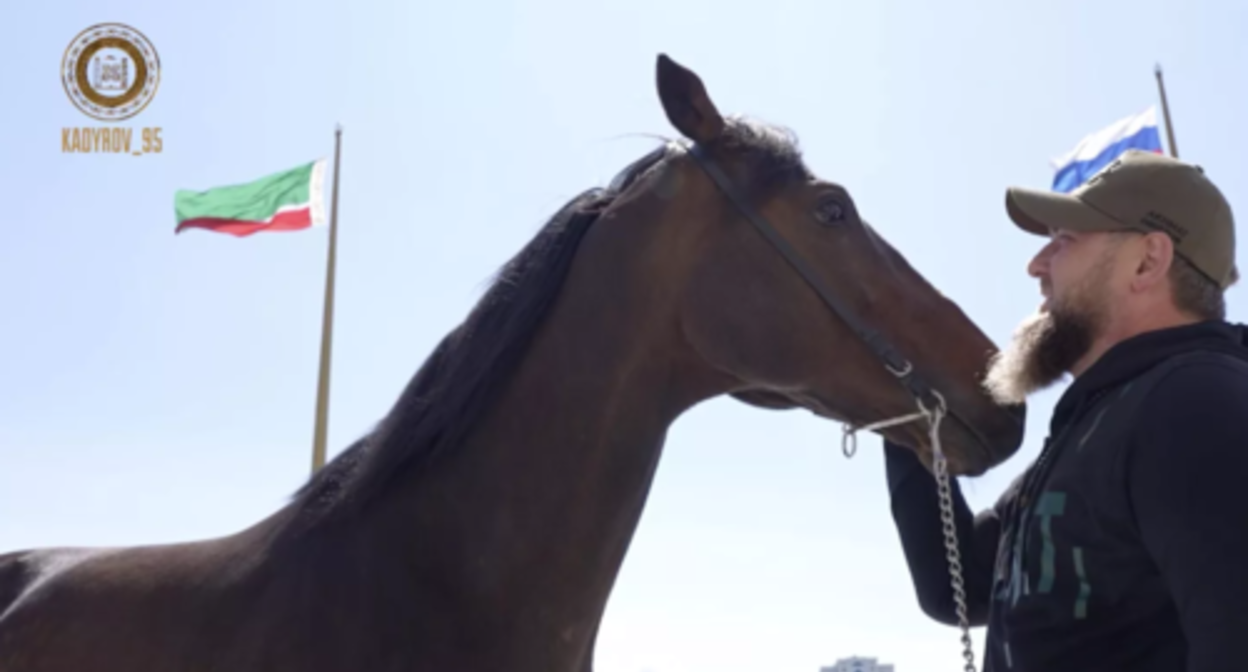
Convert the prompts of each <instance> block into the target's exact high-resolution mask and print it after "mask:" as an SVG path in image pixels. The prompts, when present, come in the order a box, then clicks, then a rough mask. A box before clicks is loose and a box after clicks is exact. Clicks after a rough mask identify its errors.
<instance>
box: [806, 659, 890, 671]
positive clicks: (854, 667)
mask: <svg viewBox="0 0 1248 672" xmlns="http://www.w3.org/2000/svg"><path fill="white" fill-rule="evenodd" d="M819 672H895V671H894V670H893V666H892V664H888V665H885V664H884V663H881V662H879V661H878V660H877V659H875V658H859V657H857V656H854V657H853V658H842V659H840V660H838V661H836V664H835V665H832V666H831V667H826V666H825V667H821V668H819Z"/></svg>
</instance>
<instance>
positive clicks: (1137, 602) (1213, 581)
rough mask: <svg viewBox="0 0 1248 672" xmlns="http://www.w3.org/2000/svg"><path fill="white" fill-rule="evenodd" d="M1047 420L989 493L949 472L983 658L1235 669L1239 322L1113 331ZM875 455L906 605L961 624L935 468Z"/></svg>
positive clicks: (1211, 671)
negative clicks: (1116, 338)
mask: <svg viewBox="0 0 1248 672" xmlns="http://www.w3.org/2000/svg"><path fill="white" fill-rule="evenodd" d="M1049 432H1050V433H1049V436H1048V438H1046V439H1045V442H1044V448H1043V450H1042V451H1041V453H1040V457H1038V458H1037V460H1036V462H1035V463H1033V464H1032V465H1031V466H1030V467H1028V469H1027V470H1026V471H1025V472H1024V473H1023V474H1022V475H1021V476H1020V477H1019V478H1018V479H1017V480H1015V482H1014V483H1013V484H1011V486H1010V487H1009V488H1008V489H1007V491H1006V493H1005V494H1004V495H1003V496H1002V497H1001V499H1000V500H998V502H997V504H996V505H995V506H993V507H992V508H991V509H989V510H987V511H983V512H981V513H980V514H978V515H972V513H971V512H970V510H969V509H968V507H967V505H966V502H965V500H964V499H963V498H962V495H961V492H960V491H959V490H958V489H957V487H956V484H955V487H954V497H955V502H956V507H957V518H956V520H957V526H958V532H959V537H960V544H959V546H960V551H961V556H962V563H963V567H964V570H963V571H964V576H965V580H966V590H967V593H968V595H967V599H968V603H969V615H970V619H971V622H972V625H987V626H988V631H987V639H986V642H985V661H984V672H1007V671H1009V672H1040V671H1044V672H1048V671H1050V670H1061V671H1062V672H1084V671H1087V672H1091V671H1093V670H1095V671H1097V672H1108V671H1115V670H1131V671H1132V672H1162V671H1163V670H1164V671H1165V672H1180V671H1182V672H1215V671H1217V672H1222V671H1224V670H1248V331H1245V329H1244V327H1242V326H1240V325H1230V324H1227V323H1225V322H1203V323H1200V324H1196V325H1191V326H1183V327H1176V328H1171V329H1165V330H1161V331H1155V332H1150V333H1147V334H1143V335H1140V336H1137V337H1135V338H1132V339H1129V340H1127V341H1124V342H1122V343H1119V344H1118V345H1116V346H1115V347H1113V348H1112V349H1110V350H1109V351H1108V352H1107V353H1105V355H1104V356H1102V357H1101V358H1100V359H1099V360H1097V362H1096V363H1095V364H1094V365H1093V366H1092V367H1090V368H1089V370H1088V371H1086V372H1085V373H1084V375H1082V376H1080V377H1079V378H1077V379H1076V380H1075V381H1074V382H1073V383H1072V384H1071V385H1070V386H1069V387H1068V388H1067V389H1066V391H1065V393H1064V394H1063V395H1062V397H1061V398H1060V400H1059V401H1058V404H1057V406H1056V408H1055V410H1054V414H1053V418H1052V421H1051V423H1050V427H1049ZM885 455H886V458H885V460H886V467H887V474H888V483H889V489H890V497H891V502H892V512H893V518H894V521H895V522H896V524H897V529H898V532H899V534H900V537H901V543H902V548H903V550H904V552H905V557H906V562H907V563H908V565H909V567H910V572H911V575H912V578H913V581H914V586H915V590H916V592H917V594H918V598H919V603H920V605H921V606H922V608H923V610H924V611H925V612H926V613H927V614H928V615H929V616H931V617H933V618H935V619H937V620H939V621H941V622H944V623H949V624H956V623H957V617H956V615H955V611H954V601H953V594H952V591H951V589H950V586H949V573H948V571H949V570H948V565H947V562H946V560H945V548H944V538H943V535H942V532H941V524H940V518H939V509H938V507H937V496H936V483H935V480H934V479H933V478H932V476H931V475H930V474H929V473H928V472H927V471H926V470H925V469H924V468H923V466H922V465H921V464H920V463H919V462H918V461H917V460H916V459H915V457H914V456H913V454H912V453H911V452H910V451H908V450H906V449H904V448H901V447H898V446H895V445H892V444H889V443H887V442H886V443H885ZM950 653H951V657H952V655H953V653H954V652H953V651H951V652H950Z"/></svg>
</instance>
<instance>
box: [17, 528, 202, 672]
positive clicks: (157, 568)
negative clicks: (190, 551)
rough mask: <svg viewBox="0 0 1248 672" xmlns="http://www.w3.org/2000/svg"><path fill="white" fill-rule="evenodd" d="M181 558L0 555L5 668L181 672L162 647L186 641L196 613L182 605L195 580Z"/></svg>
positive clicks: (151, 553) (47, 552)
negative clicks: (171, 671) (169, 671)
mask: <svg viewBox="0 0 1248 672" xmlns="http://www.w3.org/2000/svg"><path fill="white" fill-rule="evenodd" d="M176 555H177V554H176V553H168V552H167V551H165V550H163V549H155V548H151V549H139V548H134V549H79V548H48V549H38V550H29V551H21V552H17V553H9V554H6V555H2V556H0V670H3V671H4V672H22V671H24V670H27V669H30V670H56V671H58V672H59V671H60V670H66V672H68V671H69V670H81V671H84V672H86V671H88V670H114V669H130V670H135V671H138V670H149V669H152V670H155V669H159V668H164V669H175V668H174V667H173V666H169V665H165V664H164V663H165V662H167V661H168V660H169V658H167V657H165V656H164V655H162V654H163V653H165V652H164V651H162V650H161V649H163V648H164V647H165V646H168V643H169V642H170V640H176V639H177V638H179V637H182V636H185V635H184V633H181V632H179V630H180V629H183V628H181V627H180V626H183V625H185V624H184V623H183V621H185V620H186V619H187V618H188V617H193V615H194V614H195V613H196V610H195V609H194V606H196V605H194V604H193V603H190V602H189V601H187V600H184V599H180V598H181V597H182V595H180V594H179V593H185V592H186V591H187V590H188V588H189V586H191V585H193V584H194V583H195V582H194V581H193V580H188V579H191V577H190V576H188V575H187V573H186V571H185V567H179V566H178V565H179V564H180V563H178V562H177V558H176ZM170 561H172V562H170ZM147 638H151V639H152V642H149V643H147V644H143V640H144V639H147ZM153 663H154V664H153ZM118 666H119V667H118ZM176 669H180V668H176Z"/></svg>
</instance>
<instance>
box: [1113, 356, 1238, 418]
mask: <svg viewBox="0 0 1248 672" xmlns="http://www.w3.org/2000/svg"><path fill="white" fill-rule="evenodd" d="M1135 385H1138V386H1139V388H1140V389H1139V390H1138V394H1139V396H1140V405H1139V406H1138V411H1139V416H1140V418H1139V420H1140V428H1141V429H1142V430H1143V431H1148V426H1149V425H1155V424H1156V423H1160V422H1168V421H1171V420H1173V419H1175V418H1176V416H1193V415H1201V416H1206V417H1207V416H1208V414H1210V413H1215V414H1217V413H1222V412H1224V411H1225V412H1234V414H1235V415H1236V416H1238V415H1239V414H1240V413H1243V414H1244V415H1245V417H1246V418H1248V358H1245V356H1243V355H1241V354H1239V353H1231V352H1225V351H1219V350H1216V349H1211V350H1193V351H1191V352H1185V353H1182V354H1178V355H1174V356H1172V357H1170V358H1168V359H1166V360H1165V361H1163V362H1161V363H1159V364H1158V365H1157V366H1155V367H1154V368H1153V369H1152V370H1150V371H1149V372H1147V373H1145V374H1143V375H1142V376H1140V378H1139V379H1137V381H1135ZM1227 419H1230V418H1227ZM1236 419H1238V418H1236Z"/></svg>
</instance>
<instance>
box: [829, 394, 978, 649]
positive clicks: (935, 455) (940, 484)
mask: <svg viewBox="0 0 1248 672" xmlns="http://www.w3.org/2000/svg"><path fill="white" fill-rule="evenodd" d="M933 394H934V395H935V396H936V399H937V402H938V405H937V407H936V408H934V409H928V408H927V407H926V406H924V405H923V402H921V401H920V402H919V412H918V413H913V414H910V415H905V416H900V417H897V418H893V419H890V420H883V421H880V422H876V423H872V424H869V425H862V426H858V427H854V426H850V425H846V427H845V435H844V437H842V441H841V450H842V452H844V453H845V457H853V456H854V453H855V452H857V449H858V440H857V436H856V433H857V432H859V431H863V430H870V429H882V428H884V427H892V426H894V425H900V424H904V423H907V422H913V421H915V420H920V419H926V420H927V422H928V432H929V434H928V436H929V438H930V439H931V444H932V471H933V472H934V474H935V476H936V492H937V494H938V495H939V497H940V522H941V529H942V530H943V531H944V534H945V559H946V560H948V562H949V585H950V586H951V587H952V588H953V600H954V603H955V606H956V609H957V613H958V626H959V627H960V628H961V629H962V657H963V659H965V661H966V663H965V665H963V667H962V669H963V672H975V649H974V647H973V646H972V644H971V626H970V618H969V617H968V616H967V606H966V588H965V582H964V581H963V579H962V553H961V552H960V551H959V550H958V528H957V524H956V521H955V520H954V515H953V492H952V486H951V485H950V479H949V464H948V462H947V461H946V460H945V453H944V450H942V448H941V445H940V423H941V421H942V420H944V419H945V413H946V412H947V409H946V407H945V400H944V398H943V397H941V396H940V393H938V392H935V391H933Z"/></svg>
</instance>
